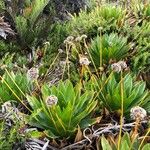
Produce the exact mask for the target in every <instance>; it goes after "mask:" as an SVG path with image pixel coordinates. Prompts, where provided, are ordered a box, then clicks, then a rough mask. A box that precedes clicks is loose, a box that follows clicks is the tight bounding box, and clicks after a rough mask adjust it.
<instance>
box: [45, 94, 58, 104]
mask: <svg viewBox="0 0 150 150" xmlns="http://www.w3.org/2000/svg"><path fill="white" fill-rule="evenodd" d="M57 102H58V98H57V97H56V96H55V95H50V96H48V97H47V99H46V104H47V105H48V106H50V107H52V106H55V105H56V104H57Z"/></svg>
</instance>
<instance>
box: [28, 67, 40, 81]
mask: <svg viewBox="0 0 150 150" xmlns="http://www.w3.org/2000/svg"><path fill="white" fill-rule="evenodd" d="M27 77H28V78H29V79H30V80H36V79H37V78H38V77H39V70H38V68H31V69H29V70H28V72H27Z"/></svg>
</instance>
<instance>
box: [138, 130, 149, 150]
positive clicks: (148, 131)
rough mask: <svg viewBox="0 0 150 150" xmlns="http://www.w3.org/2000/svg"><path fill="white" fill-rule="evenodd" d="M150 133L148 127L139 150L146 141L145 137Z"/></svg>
mask: <svg viewBox="0 0 150 150" xmlns="http://www.w3.org/2000/svg"><path fill="white" fill-rule="evenodd" d="M149 133H150V128H149V129H148V131H147V133H146V134H145V136H144V138H143V140H142V142H141V144H140V146H139V148H138V150H140V149H141V147H142V145H143V143H144V141H145V138H146V137H147V136H148V134H149Z"/></svg>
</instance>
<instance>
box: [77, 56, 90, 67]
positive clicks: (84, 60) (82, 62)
mask: <svg viewBox="0 0 150 150" xmlns="http://www.w3.org/2000/svg"><path fill="white" fill-rule="evenodd" d="M79 63H80V65H86V66H88V65H89V64H90V63H91V62H90V61H89V60H88V58H87V57H85V56H81V57H80V59H79Z"/></svg>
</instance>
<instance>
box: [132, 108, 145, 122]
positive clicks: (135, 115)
mask: <svg viewBox="0 0 150 150" xmlns="http://www.w3.org/2000/svg"><path fill="white" fill-rule="evenodd" d="M146 116H147V112H146V110H145V109H143V108H142V107H139V106H135V107H133V108H132V109H131V110H130V117H131V119H133V120H136V119H140V120H144V119H145V117H146Z"/></svg>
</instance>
